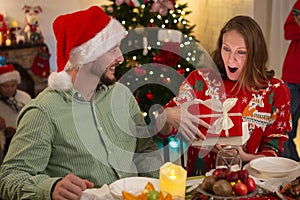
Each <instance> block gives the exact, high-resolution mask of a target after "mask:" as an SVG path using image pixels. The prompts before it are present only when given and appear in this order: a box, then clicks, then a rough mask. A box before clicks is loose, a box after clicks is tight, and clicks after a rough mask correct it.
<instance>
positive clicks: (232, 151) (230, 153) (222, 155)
mask: <svg viewBox="0 0 300 200" xmlns="http://www.w3.org/2000/svg"><path fill="white" fill-rule="evenodd" d="M216 168H227V171H228V172H229V171H239V170H241V169H242V160H241V157H240V153H239V150H238V148H237V147H236V146H226V147H224V148H222V149H221V150H220V151H219V152H218V154H217V158H216Z"/></svg>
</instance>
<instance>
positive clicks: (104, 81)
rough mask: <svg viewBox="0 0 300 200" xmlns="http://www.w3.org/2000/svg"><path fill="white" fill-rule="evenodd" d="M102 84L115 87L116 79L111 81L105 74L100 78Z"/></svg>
mask: <svg viewBox="0 0 300 200" xmlns="http://www.w3.org/2000/svg"><path fill="white" fill-rule="evenodd" d="M100 82H101V83H103V84H104V85H113V84H115V82H116V77H114V78H113V79H110V78H109V77H108V76H106V74H105V73H103V74H102V76H101V78H100Z"/></svg>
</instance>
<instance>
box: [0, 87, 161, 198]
mask: <svg viewBox="0 0 300 200" xmlns="http://www.w3.org/2000/svg"><path fill="white" fill-rule="evenodd" d="M145 127H146V126H145V122H144V119H143V117H142V115H141V112H140V109H139V107H138V104H137V103H136V101H135V99H134V97H133V95H132V93H131V92H130V91H129V89H128V88H127V87H125V86H124V85H122V84H120V83H116V84H114V85H112V86H109V87H107V86H104V85H102V86H99V87H98V88H97V90H96V92H95V95H94V98H93V100H92V101H91V102H89V101H85V100H84V99H83V98H82V96H81V95H80V94H79V93H78V92H76V91H75V90H74V89H70V90H67V91H56V90H52V89H50V88H47V89H45V90H44V91H43V92H42V93H40V94H39V96H38V97H37V98H36V99H34V100H32V101H31V102H30V103H29V104H27V105H26V106H25V107H24V108H23V109H22V111H21V112H20V115H19V118H18V127H17V132H16V134H15V136H14V137H13V140H12V142H11V144H10V147H9V151H8V154H7V156H6V157H5V159H4V162H3V165H2V166H1V171H0V180H1V181H0V196H1V195H2V196H3V197H4V198H5V199H39V200H40V199H51V188H52V186H53V184H54V183H55V182H56V181H57V180H58V179H60V178H62V177H64V176H66V175H67V174H69V173H72V174H75V175H77V176H79V177H81V178H83V179H87V180H89V181H92V182H93V183H94V184H95V187H101V186H102V185H103V184H110V183H112V182H113V181H115V180H117V179H120V178H124V177H128V176H138V175H140V176H148V177H156V178H157V177H158V173H159V171H158V169H159V167H160V166H161V165H162V161H161V160H162V159H161V156H160V154H159V153H158V151H157V146H156V144H155V143H154V141H153V140H152V139H151V137H150V136H149V132H148V131H147V129H145Z"/></svg>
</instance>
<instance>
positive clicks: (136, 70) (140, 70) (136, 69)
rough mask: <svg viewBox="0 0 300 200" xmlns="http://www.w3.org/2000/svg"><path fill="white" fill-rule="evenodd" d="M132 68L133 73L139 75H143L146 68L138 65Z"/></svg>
mask: <svg viewBox="0 0 300 200" xmlns="http://www.w3.org/2000/svg"><path fill="white" fill-rule="evenodd" d="M133 70H134V73H135V74H136V75H137V76H139V77H140V76H144V75H145V74H146V70H145V69H144V68H142V67H141V66H138V67H136V68H134V69H133Z"/></svg>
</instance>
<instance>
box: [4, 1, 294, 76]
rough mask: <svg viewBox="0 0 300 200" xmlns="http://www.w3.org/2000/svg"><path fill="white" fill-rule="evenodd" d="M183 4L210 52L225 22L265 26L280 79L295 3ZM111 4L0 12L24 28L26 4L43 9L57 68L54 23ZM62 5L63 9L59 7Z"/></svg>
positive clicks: (12, 6)
mask: <svg viewBox="0 0 300 200" xmlns="http://www.w3.org/2000/svg"><path fill="white" fill-rule="evenodd" d="M177 1H178V2H180V3H188V9H189V10H191V11H192V13H191V14H190V15H188V16H187V19H189V20H190V21H191V24H196V28H195V32H194V35H195V36H196V38H197V39H198V40H199V41H200V43H201V45H202V46H203V47H204V48H205V49H206V50H207V51H208V52H210V51H212V49H213V48H214V46H215V44H216V39H217V36H218V32H219V30H220V28H221V27H222V26H223V25H224V23H225V21H227V20H228V19H229V18H231V17H232V16H234V15H237V14H244V15H250V16H253V17H254V18H255V19H256V20H257V21H258V22H259V24H260V25H261V27H262V29H263V32H264V33H265V35H266V38H267V42H268V44H269V45H270V47H269V48H270V66H271V67H272V68H275V70H276V74H277V76H278V77H280V74H281V65H282V62H283V59H284V56H285V52H286V49H287V45H288V41H285V40H284V38H283V22H284V20H285V18H286V16H287V14H288V12H289V10H290V8H291V6H292V4H293V3H294V2H295V0H284V1H278V0H177ZM109 2H110V1H108V0H68V3H66V4H62V3H61V0H51V1H46V0H22V1H21V0H13V1H12V0H0V12H1V13H5V15H6V17H7V19H9V20H11V19H14V20H17V21H18V22H19V24H20V25H21V24H23V26H24V13H23V11H22V7H23V5H24V4H28V5H40V6H41V7H42V9H43V12H42V13H40V22H41V27H42V30H43V35H44V37H45V42H46V44H47V45H48V46H49V49H50V52H51V55H52V56H51V59H50V65H51V67H52V68H53V69H56V65H55V59H56V58H55V39H54V35H53V32H52V26H51V25H52V23H53V20H54V19H55V17H56V16H58V15H60V14H63V13H68V12H71V11H74V10H78V9H80V8H82V9H84V8H87V7H89V6H90V5H94V4H98V5H103V4H107V3H109ZM58 5H59V6H58Z"/></svg>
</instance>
